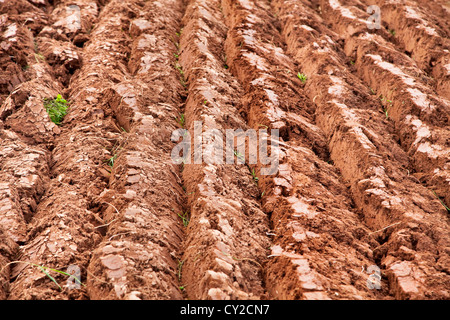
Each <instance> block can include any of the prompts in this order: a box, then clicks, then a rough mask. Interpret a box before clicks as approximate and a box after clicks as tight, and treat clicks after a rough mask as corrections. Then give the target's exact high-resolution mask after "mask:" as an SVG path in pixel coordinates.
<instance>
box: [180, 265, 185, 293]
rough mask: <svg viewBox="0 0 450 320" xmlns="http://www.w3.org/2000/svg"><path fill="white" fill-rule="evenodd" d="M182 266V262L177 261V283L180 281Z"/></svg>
mask: <svg viewBox="0 0 450 320" xmlns="http://www.w3.org/2000/svg"><path fill="white" fill-rule="evenodd" d="M183 264H184V260H178V281H181V272H182V270H183ZM184 287H185V286H184Z"/></svg>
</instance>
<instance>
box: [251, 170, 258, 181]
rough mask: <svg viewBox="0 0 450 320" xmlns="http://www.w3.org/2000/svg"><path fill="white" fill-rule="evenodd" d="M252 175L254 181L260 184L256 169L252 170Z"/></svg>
mask: <svg viewBox="0 0 450 320" xmlns="http://www.w3.org/2000/svg"><path fill="white" fill-rule="evenodd" d="M251 174H252V178H253V180H254V181H255V182H258V180H259V178H258V177H257V176H256V172H255V169H252V171H251Z"/></svg>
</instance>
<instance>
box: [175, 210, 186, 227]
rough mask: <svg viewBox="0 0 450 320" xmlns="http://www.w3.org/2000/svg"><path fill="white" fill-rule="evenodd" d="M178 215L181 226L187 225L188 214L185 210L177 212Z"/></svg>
mask: <svg viewBox="0 0 450 320" xmlns="http://www.w3.org/2000/svg"><path fill="white" fill-rule="evenodd" d="M177 214H178V216H179V217H180V218H181V220H182V221H183V226H185V227H187V226H188V225H189V214H188V213H187V212H182V213H181V214H180V213H177Z"/></svg>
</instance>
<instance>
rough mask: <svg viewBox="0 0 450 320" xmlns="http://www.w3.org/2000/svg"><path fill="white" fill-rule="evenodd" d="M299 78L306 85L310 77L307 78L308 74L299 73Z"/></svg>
mask: <svg viewBox="0 0 450 320" xmlns="http://www.w3.org/2000/svg"><path fill="white" fill-rule="evenodd" d="M297 78H299V79H300V81H301V82H302V83H305V82H306V80H308V77H307V76H306V74H304V73H300V72H299V73H297Z"/></svg>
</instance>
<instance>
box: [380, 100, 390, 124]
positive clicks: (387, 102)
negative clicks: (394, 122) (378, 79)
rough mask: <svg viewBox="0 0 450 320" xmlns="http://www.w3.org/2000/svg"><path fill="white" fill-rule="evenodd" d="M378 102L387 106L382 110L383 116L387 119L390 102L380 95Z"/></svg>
mask: <svg viewBox="0 0 450 320" xmlns="http://www.w3.org/2000/svg"><path fill="white" fill-rule="evenodd" d="M380 100H381V102H382V103H386V104H388V105H387V106H385V107H384V108H383V112H384V115H385V116H386V119H389V109H390V108H391V107H392V100H389V99H388V98H386V97H383V96H382V95H381V96H380Z"/></svg>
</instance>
